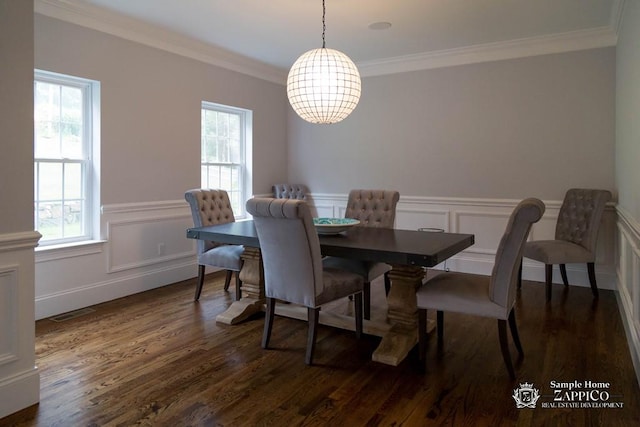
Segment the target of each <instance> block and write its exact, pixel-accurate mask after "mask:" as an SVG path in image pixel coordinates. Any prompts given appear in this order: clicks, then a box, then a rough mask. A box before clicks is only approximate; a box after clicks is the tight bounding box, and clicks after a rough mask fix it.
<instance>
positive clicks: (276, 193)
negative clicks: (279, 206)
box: [273, 184, 309, 200]
mask: <svg viewBox="0 0 640 427" xmlns="http://www.w3.org/2000/svg"><path fill="white" fill-rule="evenodd" d="M307 193H309V190H308V189H307V187H306V186H305V185H303V184H276V185H274V186H273V197H275V198H276V199H296V200H305V199H306V198H307Z"/></svg>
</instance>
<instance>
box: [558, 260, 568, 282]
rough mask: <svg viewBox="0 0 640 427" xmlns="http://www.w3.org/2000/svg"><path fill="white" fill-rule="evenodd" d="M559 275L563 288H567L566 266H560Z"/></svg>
mask: <svg viewBox="0 0 640 427" xmlns="http://www.w3.org/2000/svg"><path fill="white" fill-rule="evenodd" d="M560 275H561V276H562V283H564V285H565V286H569V279H567V265H566V264H560Z"/></svg>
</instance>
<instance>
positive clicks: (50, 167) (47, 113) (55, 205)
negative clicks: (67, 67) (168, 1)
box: [34, 70, 100, 246]
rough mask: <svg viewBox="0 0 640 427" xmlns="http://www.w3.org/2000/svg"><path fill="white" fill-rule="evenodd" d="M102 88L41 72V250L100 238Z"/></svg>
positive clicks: (37, 164)
mask: <svg viewBox="0 0 640 427" xmlns="http://www.w3.org/2000/svg"><path fill="white" fill-rule="evenodd" d="M99 91H100V85H99V83H98V82H95V81H90V80H86V79H81V78H78V77H72V76H65V75H61V74H55V73H50V72H46V71H40V70H36V72H35V81H34V174H35V176H34V187H35V188H34V218H35V228H36V230H38V231H39V232H40V234H42V238H41V239H40V244H41V245H43V246H44V245H53V244H61V243H71V242H77V241H82V240H90V239H93V238H94V234H95V233H94V232H93V224H94V223H96V222H95V221H94V218H93V215H94V213H96V212H97V209H95V208H94V206H96V205H97V178H96V174H97V168H96V167H94V163H93V162H94V161H95V156H93V153H97V152H98V150H97V149H95V147H96V144H97V140H98V138H97V132H96V133H95V134H94V132H95V131H96V130H97V129H98V123H97V116H96V113H97V112H98V102H99V96H100V93H99Z"/></svg>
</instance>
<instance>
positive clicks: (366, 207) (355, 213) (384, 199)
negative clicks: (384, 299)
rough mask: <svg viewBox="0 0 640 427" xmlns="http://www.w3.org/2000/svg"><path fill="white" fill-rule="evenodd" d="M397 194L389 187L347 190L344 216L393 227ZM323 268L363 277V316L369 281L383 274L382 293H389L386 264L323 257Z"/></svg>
mask: <svg viewBox="0 0 640 427" xmlns="http://www.w3.org/2000/svg"><path fill="white" fill-rule="evenodd" d="M398 200H400V193H399V192H397V191H392V190H351V191H350V192H349V198H348V200H347V209H346V211H345V213H344V217H345V218H353V219H357V220H359V221H360V224H359V225H358V226H360V227H381V228H393V225H394V222H395V220H396V206H397V205H398ZM323 265H324V266H325V267H334V268H340V269H343V270H348V271H351V272H352V273H357V274H359V275H361V276H362V277H363V278H364V318H365V319H370V318H371V281H372V280H374V279H375V278H377V277H379V276H381V275H383V274H384V288H385V292H386V293H387V294H389V290H390V288H391V281H390V280H389V276H388V274H387V273H388V272H389V271H390V270H391V266H390V265H389V264H385V263H382V262H370V261H361V260H357V259H347V258H336V257H326V258H325V259H324V261H323Z"/></svg>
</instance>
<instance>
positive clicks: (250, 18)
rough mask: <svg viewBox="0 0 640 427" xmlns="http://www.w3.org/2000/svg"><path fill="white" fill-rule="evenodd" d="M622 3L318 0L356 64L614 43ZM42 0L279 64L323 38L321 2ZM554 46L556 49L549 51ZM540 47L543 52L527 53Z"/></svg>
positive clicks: (329, 27) (332, 34) (333, 36)
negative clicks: (382, 25) (378, 25)
mask: <svg viewBox="0 0 640 427" xmlns="http://www.w3.org/2000/svg"><path fill="white" fill-rule="evenodd" d="M623 4H624V0H326V43H327V47H331V48H334V49H338V50H341V51H343V52H345V53H346V54H347V55H349V56H350V57H351V58H352V59H353V60H354V62H356V64H358V65H359V67H365V68H366V67H367V66H375V65H380V64H393V63H396V64H397V63H403V62H404V63H406V62H411V61H414V62H415V61H422V60H424V59H425V58H430V59H433V58H436V57H442V56H444V55H450V54H452V53H455V54H457V55H458V56H459V55H460V54H467V56H468V55H469V54H470V53H477V52H481V51H484V52H486V51H488V50H492V49H493V50H495V48H497V47H500V48H501V49H502V50H504V49H505V48H506V49H511V50H513V49H515V48H516V47H517V49H519V50H523V49H524V50H525V51H526V49H530V50H531V54H536V53H548V52H547V51H549V52H553V51H566V50H575V49H580V48H589V47H599V46H605V45H612V44H615V37H616V32H617V25H618V20H619V16H620V13H621V9H622V7H623ZM43 5H44V6H49V9H50V6H52V5H56V6H58V8H60V7H61V6H63V7H64V8H65V10H66V11H67V12H69V11H70V10H75V11H76V12H80V13H77V16H79V15H82V17H83V18H82V20H83V21H85V24H86V22H88V21H89V19H88V17H92V18H93V21H100V22H102V23H103V24H104V23H105V22H111V23H114V22H115V21H116V17H118V18H117V19H120V21H119V25H120V26H121V27H122V26H125V27H128V29H129V30H132V29H133V28H134V27H136V26H137V27H139V28H138V29H139V31H144V29H146V31H147V32H148V33H149V31H150V30H151V29H153V31H154V34H159V32H160V31H165V32H166V30H168V32H167V34H173V35H175V36H180V37H183V38H188V39H193V40H194V41H197V42H199V43H204V44H206V45H207V46H211V47H213V48H222V49H224V51H230V52H231V53H233V54H237V55H241V56H243V57H246V58H250V59H252V60H256V61H260V62H261V63H264V64H267V65H269V66H272V67H276V68H277V69H282V70H287V69H288V68H289V67H290V66H291V64H293V62H294V61H295V59H296V58H297V57H298V56H299V55H300V54H301V53H303V52H305V51H307V50H309V49H313V48H317V47H320V46H321V44H322V0H36V12H40V13H42V11H43V10H45V9H46V8H44V7H43ZM38 6H40V8H39V7H38ZM45 14H50V15H55V14H54V13H46V12H45ZM56 17H59V16H56ZM380 21H383V22H390V23H391V24H392V26H391V28H389V29H386V30H372V29H369V28H368V25H369V24H371V23H374V22H380ZM94 24H95V22H94ZM81 25H82V23H81ZM95 25H97V26H98V27H99V26H100V25H98V24H95ZM95 25H94V26H95ZM89 26H91V25H89ZM554 43H555V45H558V43H562V44H564V47H562V48H558V47H557V46H556V47H555V48H550V47H549V45H550V44H554ZM541 44H544V45H545V46H547V47H546V48H545V49H546V51H543V52H536V50H535V47H536V46H537V47H539V46H540V45H541ZM507 56H509V55H507ZM511 56H512V57H513V56H525V54H519V55H514V54H512V55H511ZM489 59H490V58H489ZM495 59H500V58H495ZM454 62H455V61H454ZM468 62H473V60H472V59H471V60H469V59H468ZM422 65H424V64H422ZM422 65H421V64H418V65H416V66H415V67H414V68H421V67H422ZM425 68H428V67H425Z"/></svg>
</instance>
